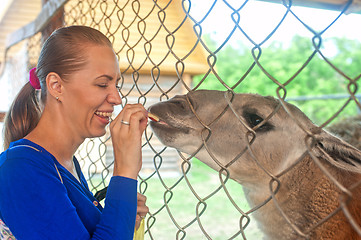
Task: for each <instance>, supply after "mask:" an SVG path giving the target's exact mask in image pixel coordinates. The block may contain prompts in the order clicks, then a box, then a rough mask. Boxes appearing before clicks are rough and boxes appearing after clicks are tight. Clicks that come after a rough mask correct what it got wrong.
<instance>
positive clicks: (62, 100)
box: [0, 26, 148, 240]
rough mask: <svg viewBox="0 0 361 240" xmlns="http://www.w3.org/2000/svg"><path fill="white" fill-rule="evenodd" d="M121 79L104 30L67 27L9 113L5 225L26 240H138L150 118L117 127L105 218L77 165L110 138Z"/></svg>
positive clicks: (2, 204) (2, 160) (0, 161)
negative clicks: (91, 142) (93, 145)
mask: <svg viewBox="0 0 361 240" xmlns="http://www.w3.org/2000/svg"><path fill="white" fill-rule="evenodd" d="M119 80H120V71H119V66H118V61H117V58H116V55H115V53H114V51H113V49H112V45H111V43H110V41H109V40H108V39H107V38H106V37H105V36H104V35H103V34H102V33H100V32H99V31H97V30H95V29H92V28H89V27H85V26H71V27H65V28H60V29H58V30H56V31H55V32H54V33H53V34H52V35H51V36H50V37H49V38H48V39H47V40H46V41H45V43H44V45H43V48H42V50H41V53H40V57H39V61H38V65H37V67H36V71H34V70H33V71H31V72H30V82H29V83H26V84H25V86H24V87H23V88H22V90H21V91H20V93H19V94H18V96H17V98H16V99H15V101H14V103H13V105H12V106H11V109H10V111H9V112H8V114H7V118H6V123H5V144H4V145H5V149H7V150H6V151H5V152H3V153H2V154H1V156H0V219H1V220H2V222H3V224H5V225H6V226H8V227H9V228H10V231H11V232H12V233H13V234H14V236H15V237H16V238H17V239H19V240H21V239H26V240H29V239H37V240H39V239H61V240H64V239H67V240H69V239H76V240H81V239H107V240H110V239H132V238H133V233H134V227H135V224H136V222H137V225H138V226H139V223H140V220H141V218H142V217H144V216H145V214H146V213H147V212H148V208H147V207H146V206H145V197H144V196H143V195H140V194H138V209H137V175H138V172H139V171H140V168H141V165H142V160H141V158H142V157H141V137H142V134H143V131H144V130H145V128H146V125H147V111H146V110H145V109H144V107H143V106H142V105H140V104H134V105H130V104H129V105H126V106H125V107H124V109H123V110H122V112H121V113H120V114H119V115H118V116H117V117H116V118H115V119H114V120H113V121H112V122H111V123H110V132H111V136H112V142H113V147H114V172H113V177H112V178H111V180H110V183H109V186H108V192H107V196H106V200H105V207H104V209H103V208H102V206H100V204H99V203H98V202H97V201H96V199H95V198H94V197H93V195H92V194H91V192H90V191H89V189H88V186H87V183H86V180H85V178H84V176H83V174H82V173H81V171H80V167H79V164H78V162H77V160H76V159H75V157H74V154H75V151H76V150H77V148H78V147H79V145H80V144H81V143H82V142H83V141H84V140H85V139H86V138H93V137H99V136H102V135H104V134H105V127H106V126H107V125H108V124H109V120H110V116H111V115H112V112H113V109H114V106H116V105H118V104H120V103H121V98H120V96H119V92H118V89H117V83H118V81H119ZM35 89H41V104H39V103H38V102H37V98H36V90H35ZM41 109H42V111H41Z"/></svg>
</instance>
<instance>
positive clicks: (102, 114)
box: [94, 111, 113, 124]
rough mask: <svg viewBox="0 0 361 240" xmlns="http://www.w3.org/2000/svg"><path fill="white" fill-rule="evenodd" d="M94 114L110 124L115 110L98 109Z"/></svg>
mask: <svg viewBox="0 0 361 240" xmlns="http://www.w3.org/2000/svg"><path fill="white" fill-rule="evenodd" d="M94 114H95V115H96V116H97V117H98V119H99V120H101V122H102V123H104V124H108V123H109V120H110V117H111V116H112V114H113V112H106V111H104V112H103V111H96V112H95V113H94Z"/></svg>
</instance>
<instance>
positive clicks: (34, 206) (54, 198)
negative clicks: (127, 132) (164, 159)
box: [0, 139, 137, 240]
mask: <svg viewBox="0 0 361 240" xmlns="http://www.w3.org/2000/svg"><path fill="white" fill-rule="evenodd" d="M29 146H30V147H29ZM74 163H75V166H76V170H77V173H78V175H79V177H80V180H81V183H80V182H79V181H78V180H77V179H76V178H75V177H74V176H73V175H72V174H71V173H70V172H69V171H68V170H66V169H65V168H64V167H63V166H62V165H61V164H60V163H59V162H58V161H57V160H56V159H55V157H54V156H53V155H51V154H50V153H49V152H48V151H46V150H45V149H44V148H42V147H41V146H39V145H37V144H35V143H33V142H31V141H29V140H26V139H21V140H19V141H16V142H13V143H11V144H10V147H9V149H8V150H6V151H5V152H3V153H2V154H1V155H0V219H2V220H3V221H4V223H5V224H6V225H7V226H8V227H9V228H10V230H11V232H12V233H13V234H14V236H15V237H16V238H17V239H18V240H32V239H34V240H35V239H36V240H39V239H52V240H56V239H59V240H64V239H67V240H71V239H74V240H83V239H106V240H113V239H122V240H131V239H133V234H134V227H135V216H136V212H137V181H136V180H134V179H130V178H126V177H120V176H113V177H112V178H111V180H110V183H109V186H108V191H107V195H106V199H105V207H104V209H103V208H102V207H101V206H100V204H97V202H94V201H96V199H95V198H94V196H93V194H92V193H91V192H90V191H89V188H88V185H87V182H86V180H85V178H84V175H83V174H82V173H81V171H80V167H79V163H78V161H77V160H76V159H75V158H74ZM55 166H56V167H55ZM58 171H59V173H60V176H61V177H60V176H59V173H58ZM96 205H97V206H96Z"/></svg>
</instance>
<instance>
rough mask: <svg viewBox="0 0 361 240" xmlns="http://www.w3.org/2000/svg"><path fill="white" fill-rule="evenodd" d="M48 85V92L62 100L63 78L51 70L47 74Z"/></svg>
mask: <svg viewBox="0 0 361 240" xmlns="http://www.w3.org/2000/svg"><path fill="white" fill-rule="evenodd" d="M46 86H47V88H48V93H49V94H50V95H51V96H53V97H54V99H56V100H58V101H61V96H62V92H63V80H62V79H61V77H60V76H59V75H58V74H57V73H55V72H50V73H49V74H48V75H47V76H46Z"/></svg>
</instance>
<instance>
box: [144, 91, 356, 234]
mask: <svg viewBox="0 0 361 240" xmlns="http://www.w3.org/2000/svg"><path fill="white" fill-rule="evenodd" d="M149 112H150V113H151V114H154V115H156V116H157V118H156V119H157V121H152V122H150V126H151V128H152V130H153V132H154V133H155V135H156V136H157V137H158V138H159V139H160V141H161V142H162V143H163V144H164V145H166V146H169V147H173V148H176V149H178V150H179V151H180V152H183V153H187V154H190V155H191V156H195V157H196V158H197V159H199V160H200V161H202V162H203V163H205V164H207V165H208V166H210V167H211V168H213V169H214V170H216V171H220V170H222V169H227V171H228V172H229V174H230V175H229V176H230V178H232V179H234V180H235V181H237V182H238V183H239V184H241V185H242V187H243V188H244V192H245V193H246V194H245V195H246V198H247V201H248V202H249V204H250V206H251V207H253V208H254V209H257V210H255V211H254V212H252V214H254V217H255V219H256V221H257V224H258V225H259V227H260V229H261V230H262V231H263V232H264V235H265V237H266V238H267V239H277V240H278V239H332V240H337V239H361V235H359V234H358V233H360V229H359V226H361V214H360V212H361V201H360V199H361V174H360V172H361V167H360V164H361V160H360V159H361V152H360V151H359V150H357V149H356V148H354V147H353V146H351V145H349V144H348V143H346V142H345V141H343V140H341V139H339V138H337V137H335V136H333V135H332V134H330V133H328V132H327V131H325V130H323V129H321V128H320V127H318V126H316V125H314V124H313V123H312V122H311V120H310V119H309V118H308V117H307V116H306V115H305V114H304V113H303V112H302V111H300V110H299V109H298V108H297V107H296V106H294V105H291V104H289V103H286V102H281V101H280V100H277V99H275V98H272V97H263V96H260V95H256V94H232V93H231V92H222V91H213V90H198V91H194V92H189V93H188V94H186V95H178V96H175V97H174V98H172V99H170V100H168V101H164V102H159V103H157V104H154V105H152V106H151V107H150V108H149ZM222 173H225V171H222ZM278 183H279V184H278ZM270 188H272V189H273V190H272V191H273V192H274V194H273V196H272V194H271V190H270ZM267 199H269V201H267ZM264 202H267V203H266V204H265V205H262V203H264ZM259 206H260V208H259V209H258V207H259ZM345 212H347V213H350V216H346V214H345ZM324 219H326V220H324ZM351 220H352V222H353V223H354V224H353V225H352V224H351V223H350V222H351Z"/></svg>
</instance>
